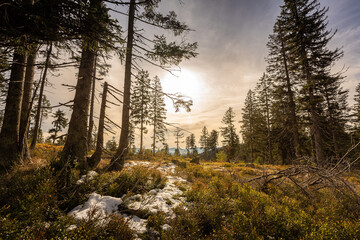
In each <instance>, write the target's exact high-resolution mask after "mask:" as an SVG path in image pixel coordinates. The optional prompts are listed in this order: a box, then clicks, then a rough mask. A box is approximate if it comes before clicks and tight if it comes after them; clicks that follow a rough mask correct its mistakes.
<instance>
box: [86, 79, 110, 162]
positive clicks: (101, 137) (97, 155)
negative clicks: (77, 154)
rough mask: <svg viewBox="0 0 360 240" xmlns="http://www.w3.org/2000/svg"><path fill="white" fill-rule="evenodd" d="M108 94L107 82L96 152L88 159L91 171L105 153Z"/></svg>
mask: <svg viewBox="0 0 360 240" xmlns="http://www.w3.org/2000/svg"><path fill="white" fill-rule="evenodd" d="M107 92H108V83H107V82H105V83H104V90H103V94H102V100H101V109H100V117H99V127H98V134H97V141H96V150H95V152H94V154H93V155H92V156H91V157H90V158H89V159H88V165H89V167H90V168H91V169H93V168H95V167H96V166H97V165H98V164H99V162H100V160H101V155H102V152H103V146H104V127H105V110H106V97H107Z"/></svg>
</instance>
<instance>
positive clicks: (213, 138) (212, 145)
mask: <svg viewBox="0 0 360 240" xmlns="http://www.w3.org/2000/svg"><path fill="white" fill-rule="evenodd" d="M218 138H219V133H218V131H216V130H212V131H211V132H210V135H209V138H208V146H209V157H210V158H212V159H213V158H215V157H216V149H217V146H218Z"/></svg>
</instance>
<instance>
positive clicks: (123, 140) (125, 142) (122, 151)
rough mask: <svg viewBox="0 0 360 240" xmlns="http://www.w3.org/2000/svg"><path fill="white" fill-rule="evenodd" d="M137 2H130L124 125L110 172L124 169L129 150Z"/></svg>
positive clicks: (122, 124)
mask: <svg viewBox="0 0 360 240" xmlns="http://www.w3.org/2000/svg"><path fill="white" fill-rule="evenodd" d="M135 5H136V1H135V0H131V1H130V9H129V23H128V37H127V47H126V61H125V79H124V100H123V110H122V123H121V135H120V142H119V147H118V149H117V150H116V153H115V155H114V157H113V158H112V159H111V163H110V164H111V165H110V167H109V170H121V169H122V168H123V167H124V161H125V156H126V155H127V153H128V150H129V111H130V94H131V93H130V87H131V65H132V50H133V41H134V20H135V9H136V6H135Z"/></svg>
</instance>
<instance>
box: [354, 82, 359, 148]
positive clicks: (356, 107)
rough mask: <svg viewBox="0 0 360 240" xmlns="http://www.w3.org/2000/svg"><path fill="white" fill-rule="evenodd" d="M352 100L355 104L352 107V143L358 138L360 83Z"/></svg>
mask: <svg viewBox="0 0 360 240" xmlns="http://www.w3.org/2000/svg"><path fill="white" fill-rule="evenodd" d="M354 101H355V104H354V106H353V108H352V125H353V127H352V137H353V138H354V139H352V144H355V143H356V142H357V141H359V139H360V83H358V85H357V86H356V88H355V95H354ZM355 141H356V142H355Z"/></svg>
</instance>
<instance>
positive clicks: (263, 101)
mask: <svg viewBox="0 0 360 240" xmlns="http://www.w3.org/2000/svg"><path fill="white" fill-rule="evenodd" d="M272 87H273V83H272V80H271V79H270V78H269V77H268V76H267V75H265V73H264V75H263V76H262V77H261V78H260V80H259V82H258V84H257V86H256V91H257V98H258V100H257V102H258V108H259V110H260V112H261V114H262V115H263V116H264V118H265V121H266V123H265V131H266V140H267V141H266V142H267V154H266V155H267V159H268V162H269V163H272V162H273V155H272V150H273V142H272V129H271V128H272V116H271V115H272V114H271V102H272V97H271V91H272Z"/></svg>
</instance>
